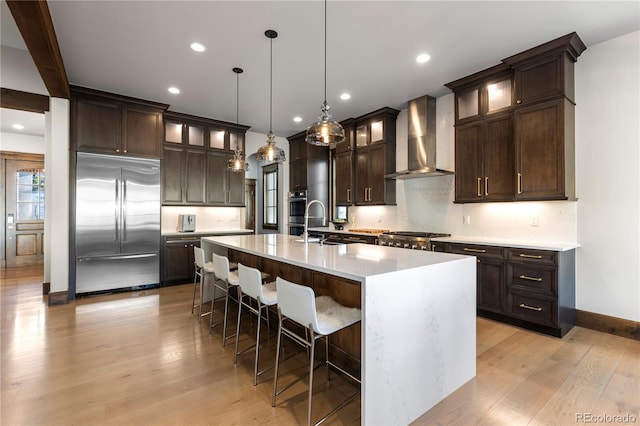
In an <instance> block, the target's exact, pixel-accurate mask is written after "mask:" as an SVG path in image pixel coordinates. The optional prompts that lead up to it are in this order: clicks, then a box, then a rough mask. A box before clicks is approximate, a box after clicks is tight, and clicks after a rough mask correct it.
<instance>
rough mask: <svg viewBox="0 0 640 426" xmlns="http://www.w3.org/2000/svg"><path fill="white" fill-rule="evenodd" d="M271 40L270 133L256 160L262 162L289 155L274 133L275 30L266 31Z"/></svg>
mask: <svg viewBox="0 0 640 426" xmlns="http://www.w3.org/2000/svg"><path fill="white" fill-rule="evenodd" d="M264 35H265V36H267V38H268V39H270V41H271V50H270V54H269V133H268V134H267V144H266V145H265V146H261V147H260V148H258V152H257V153H256V160H257V161H259V162H261V163H282V162H284V161H286V159H287V157H286V155H285V153H284V150H283V149H282V148H280V147H278V146H276V135H274V134H273V39H274V38H276V37H278V33H277V32H275V31H274V30H267V31H265V32H264Z"/></svg>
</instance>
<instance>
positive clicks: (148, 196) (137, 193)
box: [121, 163, 161, 253]
mask: <svg viewBox="0 0 640 426" xmlns="http://www.w3.org/2000/svg"><path fill="white" fill-rule="evenodd" d="M137 166H138V168H137V169H132V168H129V167H128V166H126V167H123V168H122V224H121V226H122V237H121V253H140V252H147V251H160V244H161V243H160V239H161V238H160V233H159V232H158V230H159V229H160V168H159V167H158V166H155V165H153V163H152V164H148V165H146V164H137Z"/></svg>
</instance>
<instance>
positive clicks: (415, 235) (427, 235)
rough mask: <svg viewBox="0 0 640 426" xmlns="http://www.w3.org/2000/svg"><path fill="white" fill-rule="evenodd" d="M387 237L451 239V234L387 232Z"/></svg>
mask: <svg viewBox="0 0 640 426" xmlns="http://www.w3.org/2000/svg"><path fill="white" fill-rule="evenodd" d="M384 234H385V235H397V236H400V237H413V238H436V237H450V236H451V234H443V233H437V232H421V231H390V232H385V233H384Z"/></svg>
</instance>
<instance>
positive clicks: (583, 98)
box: [576, 32, 640, 321]
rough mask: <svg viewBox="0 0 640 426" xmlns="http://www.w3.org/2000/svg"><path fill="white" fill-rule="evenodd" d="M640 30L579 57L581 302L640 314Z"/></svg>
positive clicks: (604, 310)
mask: <svg viewBox="0 0 640 426" xmlns="http://www.w3.org/2000/svg"><path fill="white" fill-rule="evenodd" d="M639 52H640V32H634V33H631V34H627V35H625V36H622V37H618V38H615V39H613V40H609V41H607V42H604V43H601V44H598V45H596V46H591V47H589V48H588V49H587V50H586V51H585V52H584V53H583V54H582V56H581V57H580V58H579V59H578V62H577V64H576V103H577V107H576V168H577V170H576V181H577V191H578V197H579V200H578V203H577V204H578V215H577V217H578V241H579V242H580V243H581V245H582V247H581V248H580V249H578V258H577V269H578V271H577V281H578V290H577V295H576V297H577V305H578V308H579V309H582V310H585V311H591V312H597V313H601V314H605V315H611V316H615V317H620V318H626V319H630V320H634V321H640V278H639V277H640V255H639V254H638V253H639V247H640V171H639V170H640V149H639V147H638V146H639V144H640V118H639V117H640V101H639V96H640V53H639Z"/></svg>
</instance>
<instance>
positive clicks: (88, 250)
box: [76, 162, 121, 256]
mask: <svg viewBox="0 0 640 426" xmlns="http://www.w3.org/2000/svg"><path fill="white" fill-rule="evenodd" d="M120 176H121V173H120V168H118V167H113V166H110V165H99V164H86V163H80V162H79V163H78V167H77V178H76V179H77V180H76V253H77V254H78V255H82V256H92V255H105V254H117V253H120V235H119V234H120V229H121V228H120V220H121V218H120V213H121V212H120Z"/></svg>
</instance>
